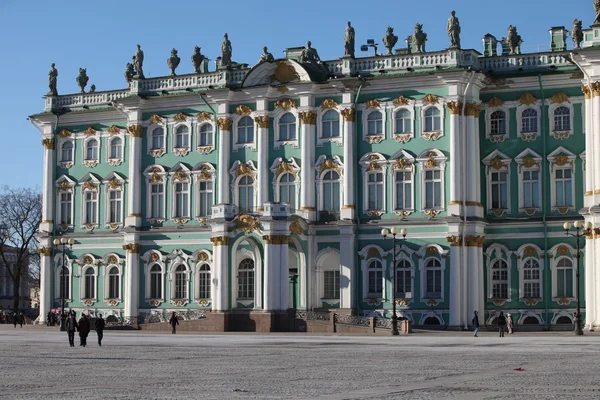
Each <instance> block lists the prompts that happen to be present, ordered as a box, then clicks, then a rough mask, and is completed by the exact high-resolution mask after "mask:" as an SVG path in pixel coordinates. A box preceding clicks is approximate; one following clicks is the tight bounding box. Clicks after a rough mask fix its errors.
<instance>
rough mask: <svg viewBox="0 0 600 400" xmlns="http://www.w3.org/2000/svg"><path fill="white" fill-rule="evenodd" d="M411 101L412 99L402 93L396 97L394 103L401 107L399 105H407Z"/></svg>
mask: <svg viewBox="0 0 600 400" xmlns="http://www.w3.org/2000/svg"><path fill="white" fill-rule="evenodd" d="M409 101H410V100H409V99H407V98H406V97H404V96H402V95H400V96H398V97H396V98H395V99H394V101H393V102H392V103H393V104H394V105H395V106H396V107H399V106H405V105H407V104H408V103H409Z"/></svg>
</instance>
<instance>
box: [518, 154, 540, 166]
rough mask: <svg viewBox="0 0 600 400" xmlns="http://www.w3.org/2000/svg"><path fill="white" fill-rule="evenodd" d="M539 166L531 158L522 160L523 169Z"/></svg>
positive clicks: (538, 163) (537, 162)
mask: <svg viewBox="0 0 600 400" xmlns="http://www.w3.org/2000/svg"><path fill="white" fill-rule="evenodd" d="M536 165H537V166H539V165H540V162H539V161H536V160H535V159H534V158H533V157H531V156H527V157H525V158H524V159H523V163H522V164H521V166H523V167H525V168H531V167H534V166H536Z"/></svg>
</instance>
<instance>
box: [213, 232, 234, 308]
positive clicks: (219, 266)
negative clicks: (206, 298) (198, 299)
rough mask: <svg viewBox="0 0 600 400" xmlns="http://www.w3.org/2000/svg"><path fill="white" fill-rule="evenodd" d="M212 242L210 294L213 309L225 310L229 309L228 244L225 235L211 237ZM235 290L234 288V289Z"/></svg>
mask: <svg viewBox="0 0 600 400" xmlns="http://www.w3.org/2000/svg"><path fill="white" fill-rule="evenodd" d="M211 241H212V243H213V270H214V272H213V273H214V276H213V277H212V282H211V290H210V293H211V296H212V309H213V311H227V310H228V309H229V296H228V293H229V289H228V285H229V281H228V273H227V269H228V263H229V256H228V249H229V247H228V244H229V238H228V237H227V236H217V237H213V238H211ZM234 290H235V289H234Z"/></svg>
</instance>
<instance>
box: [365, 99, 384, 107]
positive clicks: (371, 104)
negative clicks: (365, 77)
mask: <svg viewBox="0 0 600 400" xmlns="http://www.w3.org/2000/svg"><path fill="white" fill-rule="evenodd" d="M365 106H366V107H367V108H379V107H380V106H381V103H380V101H379V100H377V99H369V100H367V101H365Z"/></svg>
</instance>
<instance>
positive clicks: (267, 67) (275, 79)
mask: <svg viewBox="0 0 600 400" xmlns="http://www.w3.org/2000/svg"><path fill="white" fill-rule="evenodd" d="M292 82H311V79H310V75H309V74H308V71H307V70H306V69H305V68H304V67H303V66H302V65H301V64H299V63H298V62H296V61H293V60H287V59H281V60H275V61H273V62H263V63H260V64H258V65H257V66H255V67H254V68H252V69H251V70H250V72H248V74H247V75H246V77H245V78H244V81H243V82H242V87H251V86H265V85H269V86H277V85H283V84H287V83H292Z"/></svg>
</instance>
